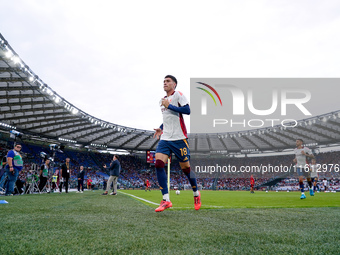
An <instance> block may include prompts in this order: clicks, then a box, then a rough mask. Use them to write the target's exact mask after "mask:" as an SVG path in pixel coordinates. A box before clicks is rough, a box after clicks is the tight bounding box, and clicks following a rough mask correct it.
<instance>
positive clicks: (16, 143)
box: [14, 143, 22, 147]
mask: <svg viewBox="0 0 340 255" xmlns="http://www.w3.org/2000/svg"><path fill="white" fill-rule="evenodd" d="M17 145H20V146H21V147H22V145H21V143H15V144H14V147H15V146H17Z"/></svg>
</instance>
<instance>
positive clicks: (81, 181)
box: [77, 166, 85, 193]
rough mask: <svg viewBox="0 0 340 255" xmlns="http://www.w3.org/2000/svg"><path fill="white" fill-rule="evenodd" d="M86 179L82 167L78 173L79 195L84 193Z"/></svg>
mask: <svg viewBox="0 0 340 255" xmlns="http://www.w3.org/2000/svg"><path fill="white" fill-rule="evenodd" d="M84 177H85V171H84V167H83V166H80V171H79V173H78V176H77V178H78V191H77V193H79V192H80V193H83V192H84ZM80 186H81V191H80Z"/></svg>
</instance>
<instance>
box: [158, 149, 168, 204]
mask: <svg viewBox="0 0 340 255" xmlns="http://www.w3.org/2000/svg"><path fill="white" fill-rule="evenodd" d="M168 158H169V156H168V155H166V154H163V153H156V163H155V168H156V175H157V180H158V184H159V188H160V189H161V192H162V195H163V199H164V200H167V201H169V190H168V184H167V177H166V173H165V163H166V162H167V161H168Z"/></svg>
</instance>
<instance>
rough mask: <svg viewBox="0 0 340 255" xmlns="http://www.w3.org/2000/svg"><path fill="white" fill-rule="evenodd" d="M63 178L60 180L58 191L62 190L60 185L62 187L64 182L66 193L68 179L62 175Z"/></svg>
mask: <svg viewBox="0 0 340 255" xmlns="http://www.w3.org/2000/svg"><path fill="white" fill-rule="evenodd" d="M63 179H64V181H63V182H60V185H59V191H60V192H61V191H62V187H63V184H64V187H65V191H66V193H68V179H69V176H66V177H63Z"/></svg>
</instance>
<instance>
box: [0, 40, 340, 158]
mask: <svg viewBox="0 0 340 255" xmlns="http://www.w3.org/2000/svg"><path fill="white" fill-rule="evenodd" d="M28 61H29V60H28ZM57 86H58V84H53V86H48V85H47V84H45V83H44V81H42V79H40V78H39V76H38V75H37V74H36V73H34V72H33V70H31V69H30V68H29V66H28V65H27V64H26V63H25V62H24V61H23V60H22V59H21V58H20V57H19V55H18V54H17V53H16V52H15V51H14V49H13V48H12V47H11V46H10V44H9V43H8V42H7V41H6V39H5V38H4V37H3V36H2V35H1V34H0V88H1V89H0V108H1V112H0V132H1V133H3V134H9V132H10V131H11V130H16V131H17V132H21V133H23V134H24V135H25V136H27V138H28V139H31V140H37V141H43V142H46V143H59V144H60V143H63V144H65V145H69V146H75V145H77V146H79V147H85V148H93V149H104V150H106V149H111V150H117V149H121V150H126V151H129V152H134V151H135V152H137V151H146V150H155V149H156V146H157V143H158V141H157V140H156V139H155V138H153V131H150V130H142V129H136V128H133V127H126V126H123V125H120V124H119V123H110V122H108V121H105V120H101V119H99V118H96V117H95V116H92V115H90V114H88V113H86V112H84V111H82V110H81V109H78V108H77V107H76V106H74V105H73V104H72V102H68V101H66V100H65V99H64V98H62V97H61V96H60V95H58V93H57V92H55V91H54V90H53V89H52V87H57ZM297 137H299V138H302V139H304V141H305V143H306V144H309V146H310V147H311V148H322V147H332V146H338V145H339V144H340V111H339V110H336V111H334V112H328V113H325V114H323V115H320V116H315V117H312V118H309V119H303V120H299V122H298V125H297V126H296V127H295V128H294V129H285V128H283V127H279V126H277V127H271V128H261V129H253V130H248V131H240V132H231V133H213V134H194V133H190V134H189V144H190V148H191V152H192V154H201V153H216V154H228V155H235V154H258V153H267V152H268V153H270V152H282V151H285V150H287V149H288V148H290V149H291V148H293V147H294V146H295V139H296V138H297Z"/></svg>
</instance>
